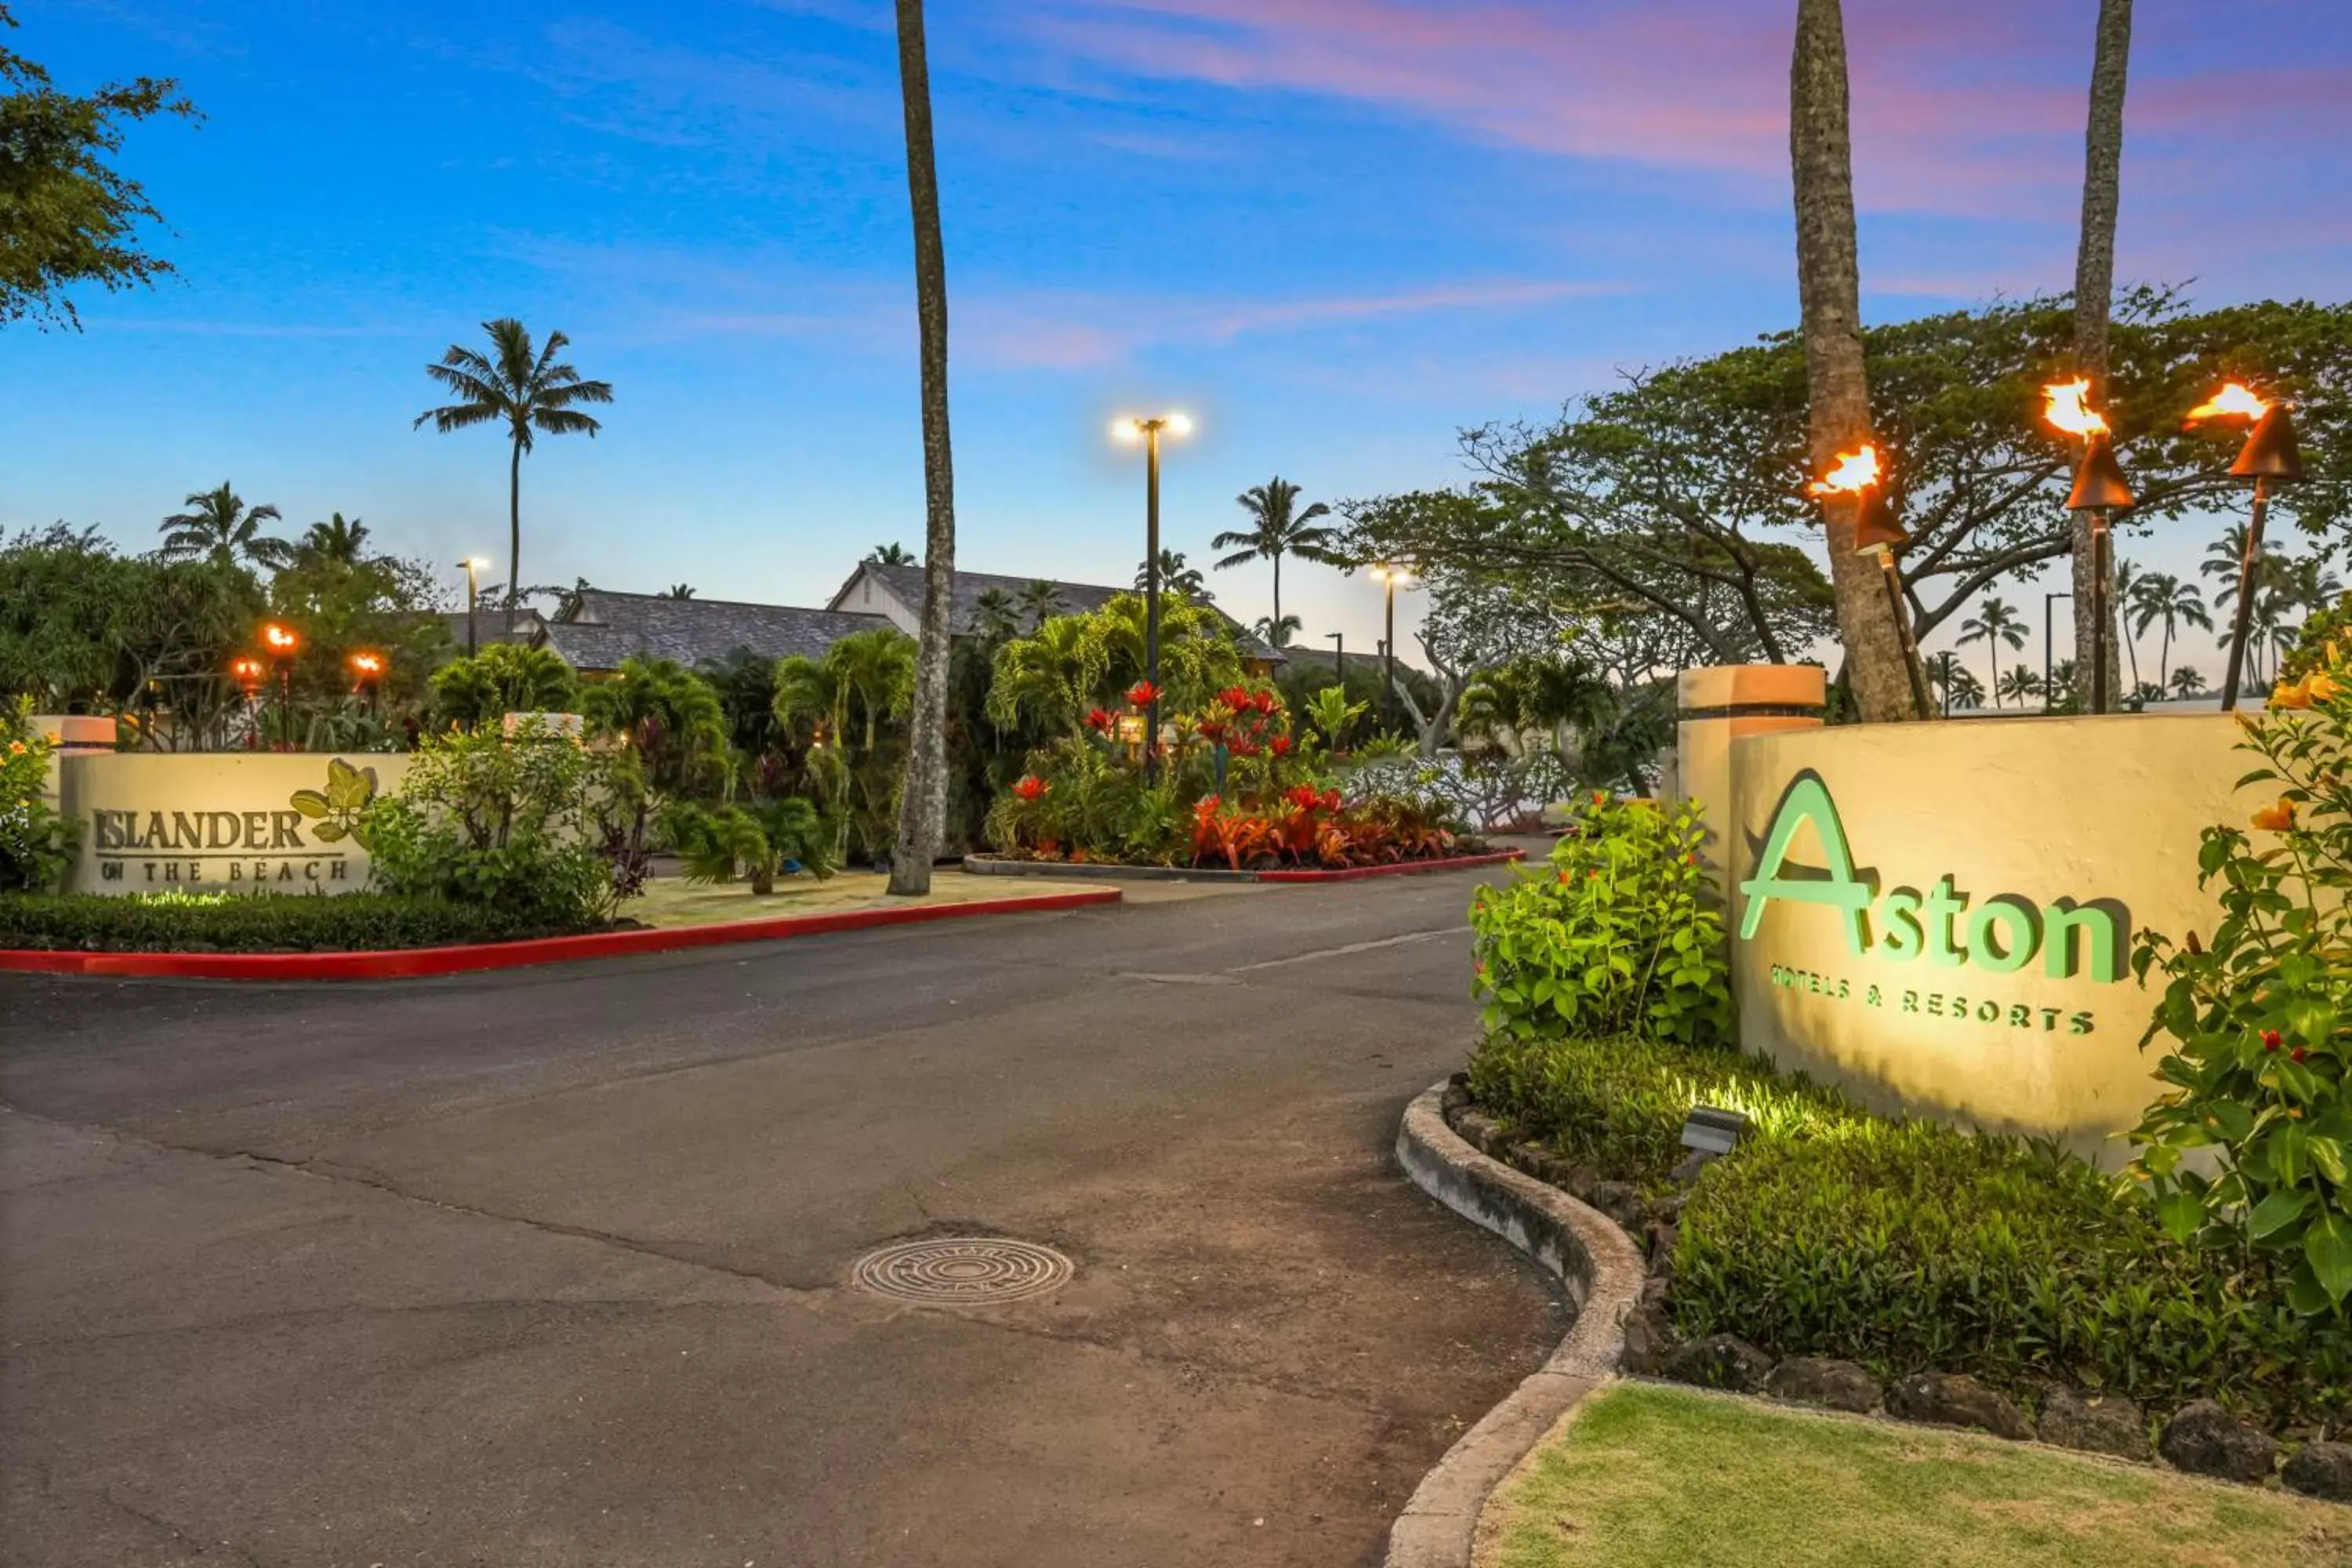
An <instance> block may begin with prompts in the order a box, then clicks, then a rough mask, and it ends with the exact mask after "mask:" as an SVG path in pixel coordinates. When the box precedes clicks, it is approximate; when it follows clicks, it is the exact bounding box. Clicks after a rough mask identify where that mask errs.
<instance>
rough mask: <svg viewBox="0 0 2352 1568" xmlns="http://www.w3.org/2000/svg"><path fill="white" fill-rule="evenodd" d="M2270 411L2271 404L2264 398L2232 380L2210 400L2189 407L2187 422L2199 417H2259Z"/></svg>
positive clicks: (2192, 421) (2197, 419) (2195, 421)
mask: <svg viewBox="0 0 2352 1568" xmlns="http://www.w3.org/2000/svg"><path fill="white" fill-rule="evenodd" d="M2270 411H2271V405H2270V404H2269V403H2268V402H2267V401H2266V400H2264V399H2263V398H2260V397H2256V396H2255V395H2253V394H2252V393H2251V392H2249V391H2247V390H2246V389H2245V388H2244V387H2243V386H2242V385H2240V384H2238V383H2236V382H2234V381H2233V382H2231V383H2230V384H2227V385H2226V386H2224V387H2222V388H2221V391H2219V392H2217V393H2215V394H2214V395H2212V398H2211V399H2210V401H2208V402H2204V403H2200V404H2199V405H2197V406H2196V407H2194V408H2192V409H2190V410H2189V419H2188V423H2189V424H2191V425H2194V424H2196V423H2197V422H2198V421H2199V420H2200V419H2260V418H2261V417H2262V416H2263V415H2265V414H2268V413H2269V412H2270Z"/></svg>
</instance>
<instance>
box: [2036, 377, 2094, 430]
mask: <svg viewBox="0 0 2352 1568" xmlns="http://www.w3.org/2000/svg"><path fill="white" fill-rule="evenodd" d="M2042 393H2043V394H2044V395H2046V396H2047V397H2048V398H2049V402H2047V403H2046V404H2044V405H2042V418H2044V419H2046V420H2048V421H2049V422H2050V423H2051V425H2052V426H2054V427H2055V428H2057V429H2060V430H2063V431H2064V432H2065V433H2066V434H2067V435H2069V436H2080V437H2085V438H2087V437H2092V436H2096V435H2099V434H2101V433H2102V432H2104V431H2105V429H2106V427H2107V422H2106V420H2105V418H2104V417H2103V416H2101V415H2100V413H2099V411H2098V410H2097V409H2095V408H2093V407H2092V406H2091V405H2089V404H2087V403H2085V402H2084V401H2083V400H2084V398H2085V397H2087V396H2089V395H2090V393H2091V384H2090V381H2089V380H2088V379H2087V378H2082V377H2078V378H2077V379H2075V380H2074V381H2062V382H2056V383H2053V384H2051V385H2049V386H2045V387H2043V388H2042Z"/></svg>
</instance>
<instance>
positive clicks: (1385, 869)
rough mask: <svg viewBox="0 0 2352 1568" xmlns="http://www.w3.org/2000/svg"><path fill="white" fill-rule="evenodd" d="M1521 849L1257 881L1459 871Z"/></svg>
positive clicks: (1274, 875)
mask: <svg viewBox="0 0 2352 1568" xmlns="http://www.w3.org/2000/svg"><path fill="white" fill-rule="evenodd" d="M1526 858H1528V852H1527V851H1526V850H1524V849H1497V850H1496V851H1495V852H1494V853H1493V854H1491V855H1456V856H1454V858H1452V859H1450V860H1399V861H1397V862H1395V863H1394V864H1392V865H1388V866H1350V867H1349V868H1346V869H1345V870H1340V871H1260V872H1259V873H1258V874H1257V879H1258V880H1259V881H1261V882H1356V881H1361V880H1362V879H1364V878H1366V877H1417V876H1420V875H1421V874H1423V872H1427V871H1461V870H1466V869H1467V868H1470V867H1472V866H1500V865H1502V864H1503V863H1504V862H1506V861H1508V860H1524V859H1526Z"/></svg>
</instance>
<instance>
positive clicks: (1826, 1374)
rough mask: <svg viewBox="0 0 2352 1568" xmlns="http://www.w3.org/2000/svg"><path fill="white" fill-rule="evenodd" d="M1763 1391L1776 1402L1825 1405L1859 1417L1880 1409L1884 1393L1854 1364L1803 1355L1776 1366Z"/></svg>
mask: <svg viewBox="0 0 2352 1568" xmlns="http://www.w3.org/2000/svg"><path fill="white" fill-rule="evenodd" d="M1764 1392H1765V1393H1767V1394H1770V1395H1771V1396H1772V1397H1773V1398H1775V1399H1788V1400H1794V1401H1795V1402H1796V1403H1798V1404H1800V1405H1827V1406H1828V1407H1829V1408H1830V1409H1832V1410H1851V1411H1853V1413H1854V1414H1855V1415H1869V1414H1870V1413H1871V1412H1872V1411H1874V1410H1875V1409H1877V1408H1878V1401H1879V1397H1880V1395H1881V1394H1884V1393H1885V1389H1884V1388H1883V1387H1882V1386H1881V1385H1880V1384H1879V1381H1878V1379H1876V1378H1874V1377H1873V1376H1871V1375H1870V1373H1868V1372H1867V1371H1865V1370H1864V1368H1862V1367H1860V1366H1857V1365H1855V1364H1854V1363H1853V1362H1850V1361H1832V1360H1830V1359H1828V1358H1826V1357H1823V1356H1810V1355H1801V1356H1794V1357H1791V1358H1790V1360H1788V1361H1784V1362H1782V1363H1780V1365H1779V1366H1776V1367H1774V1368H1773V1369H1772V1372H1771V1374H1770V1375H1769V1376H1768V1377H1767V1378H1765V1380H1764Z"/></svg>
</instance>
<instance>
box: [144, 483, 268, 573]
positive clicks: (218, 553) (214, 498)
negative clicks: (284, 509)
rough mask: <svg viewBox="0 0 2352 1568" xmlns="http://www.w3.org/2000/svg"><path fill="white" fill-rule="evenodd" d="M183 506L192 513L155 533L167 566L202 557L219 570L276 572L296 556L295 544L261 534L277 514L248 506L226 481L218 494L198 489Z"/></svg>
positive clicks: (176, 515) (179, 514) (183, 514)
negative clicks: (243, 567) (246, 567)
mask: <svg viewBox="0 0 2352 1568" xmlns="http://www.w3.org/2000/svg"><path fill="white" fill-rule="evenodd" d="M184 504H185V505H186V506H187V509H188V510H185V511H181V512H174V513H173V514H172V515H171V516H170V517H167V518H165V519H164V520H163V523H162V525H161V526H160V527H159V528H158V529H157V531H158V532H160V533H161V534H163V557H164V559H165V560H167V561H192V560H196V559H199V558H201V559H203V560H206V561H210V562H211V563H213V564H214V565H215V566H237V565H244V564H248V563H249V564H252V565H256V566H266V567H268V568H271V569H273V570H274V569H276V568H278V567H280V566H283V565H285V564H286V563H287V562H288V561H289V560H290V559H291V558H292V557H293V554H294V547H293V546H292V545H291V544H289V543H288V542H286V541H284V540H282V539H277V538H273V537H271V536H270V535H268V534H266V533H264V532H262V531H261V525H262V524H263V523H265V522H276V521H278V516H279V513H278V509H277V508H276V507H274V506H269V505H267V504H265V505H262V506H255V507H248V506H247V505H246V504H245V498H244V497H242V496H240V495H238V494H237V493H236V489H234V488H233V487H231V486H230V484H229V482H228V481H227V480H226V479H224V480H222V481H221V482H220V484H219V485H218V486H217V487H216V488H215V489H208V490H198V491H197V492H195V493H194V494H193V495H191V496H189V497H188V499H187V500H186V502H185V503H184Z"/></svg>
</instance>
